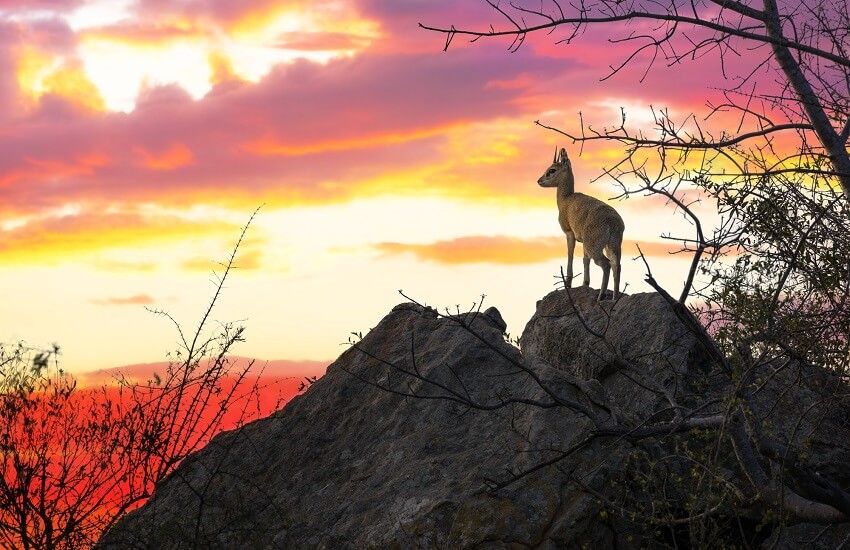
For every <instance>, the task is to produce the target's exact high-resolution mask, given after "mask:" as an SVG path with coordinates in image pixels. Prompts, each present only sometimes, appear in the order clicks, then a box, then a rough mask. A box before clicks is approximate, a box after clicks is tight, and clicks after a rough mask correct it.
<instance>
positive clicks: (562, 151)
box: [561, 147, 570, 163]
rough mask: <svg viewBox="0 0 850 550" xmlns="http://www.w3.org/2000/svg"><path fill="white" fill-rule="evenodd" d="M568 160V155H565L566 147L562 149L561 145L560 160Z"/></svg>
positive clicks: (564, 161)
mask: <svg viewBox="0 0 850 550" xmlns="http://www.w3.org/2000/svg"><path fill="white" fill-rule="evenodd" d="M569 160H570V159H569V157H568V156H567V150H566V149H564V148H563V147H561V162H562V163H566V162H567V161H569Z"/></svg>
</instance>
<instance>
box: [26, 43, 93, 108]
mask: <svg viewBox="0 0 850 550" xmlns="http://www.w3.org/2000/svg"><path fill="white" fill-rule="evenodd" d="M16 72H17V80H18V87H19V89H20V90H21V92H23V94H24V96H25V97H29V98H30V99H31V101H32V102H34V103H35V102H37V101H38V100H39V99H40V98H41V97H43V96H45V95H56V96H60V97H63V98H65V99H67V100H69V101H70V102H71V103H73V104H75V105H78V106H81V107H84V108H86V109H90V110H96V111H102V110H104V109H105V107H106V104H105V102H104V100H103V97H102V96H101V94H100V91H99V90H98V89H97V86H95V85H94V83H92V81H91V80H89V78H88V76H87V75H86V72H85V69H84V67H83V65H82V63H81V62H80V61H79V60H75V59H71V60H69V61H66V60H64V58H63V56H58V55H48V54H47V53H43V52H40V51H38V50H36V49H35V48H32V47H23V48H21V50H20V52H19V54H18V58H17V61H16Z"/></svg>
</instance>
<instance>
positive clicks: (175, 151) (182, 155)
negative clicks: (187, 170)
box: [133, 143, 195, 170]
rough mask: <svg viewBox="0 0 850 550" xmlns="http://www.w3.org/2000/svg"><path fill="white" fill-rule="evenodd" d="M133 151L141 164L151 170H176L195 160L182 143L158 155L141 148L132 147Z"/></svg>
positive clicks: (175, 144)
mask: <svg viewBox="0 0 850 550" xmlns="http://www.w3.org/2000/svg"><path fill="white" fill-rule="evenodd" d="M133 151H134V152H135V153H136V154H137V155H139V156H140V157H142V164H143V165H144V166H145V167H147V168H150V169H151V170H176V169H177V168H181V167H183V166H188V165H190V164H192V163H193V162H194V160H195V157H194V155H192V151H191V150H190V149H189V148H188V147H187V146H186V145H185V144H183V143H174V144H172V145H171V147H169V148H168V149H166V150H165V151H162V152H159V153H152V152H150V151H148V150H147V149H145V148H144V147H141V146H136V147H134V148H133Z"/></svg>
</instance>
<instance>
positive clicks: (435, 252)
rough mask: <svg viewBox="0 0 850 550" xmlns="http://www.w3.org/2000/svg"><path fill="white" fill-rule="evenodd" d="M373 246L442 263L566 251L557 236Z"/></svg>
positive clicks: (525, 260)
mask: <svg viewBox="0 0 850 550" xmlns="http://www.w3.org/2000/svg"><path fill="white" fill-rule="evenodd" d="M373 246H374V247H375V248H376V249H377V250H379V251H381V252H383V253H385V254H387V255H397V254H406V253H411V254H414V255H415V256H416V257H417V258H419V259H420V260H428V261H432V262H438V263H443V264H468V263H480V262H486V263H496V264H531V263H538V262H545V261H547V260H551V259H552V258H557V257H560V256H565V255H566V244H565V240H564V239H562V238H560V237H540V238H537V239H520V238H515V237H506V236H494V237H482V236H475V237H460V238H457V239H452V240H450V241H437V242H434V243H429V244H405V243H396V242H383V243H378V244H375V245H373Z"/></svg>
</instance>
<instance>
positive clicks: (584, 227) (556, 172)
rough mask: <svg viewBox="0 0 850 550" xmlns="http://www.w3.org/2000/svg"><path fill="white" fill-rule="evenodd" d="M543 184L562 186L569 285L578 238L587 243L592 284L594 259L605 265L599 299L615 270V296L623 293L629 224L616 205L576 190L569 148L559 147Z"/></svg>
mask: <svg viewBox="0 0 850 550" xmlns="http://www.w3.org/2000/svg"><path fill="white" fill-rule="evenodd" d="M537 183H538V185H540V187H557V188H558V194H557V199H558V223H560V224H561V229H563V230H564V233H565V234H566V236H567V277H566V281H565V284H566V286H567V288H570V287H571V286H572V281H573V253H574V252H575V247H576V241H578V242H580V243H583V245H584V281H583V286H590V260H593V262H594V263H595V264H596V265H598V266H599V267H601V268H602V286H601V288H600V289H599V297H598V298H597V300H598V301H602V300H604V299H605V294H606V292H607V291H608V275H609V273H611V268H612V267H613V270H614V296H613V299H614V300H616V299H617V298H619V296H620V257H621V253H622V252H621V247H622V244H623V231H624V230H625V228H626V225H625V224H624V223H623V218H621V217H620V215H619V214H618V213H617V211H616V210H614V208H612V207H611V206H609V205H607V204H605V203H604V202H602V201H600V200H599V199H596V198H593V197H591V196H589V195H585V194H583V193H576V192H575V178H574V177H573V167H572V164H571V163H570V159H569V157H567V151H566V149H563V148H562V149H561V151H560V154H559V153H558V152H557V148H556V150H555V157H554V158H553V159H552V165H551V166H549V168H547V169H546V172H544V173H543V175H542V176H540V179H538V180H537Z"/></svg>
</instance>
